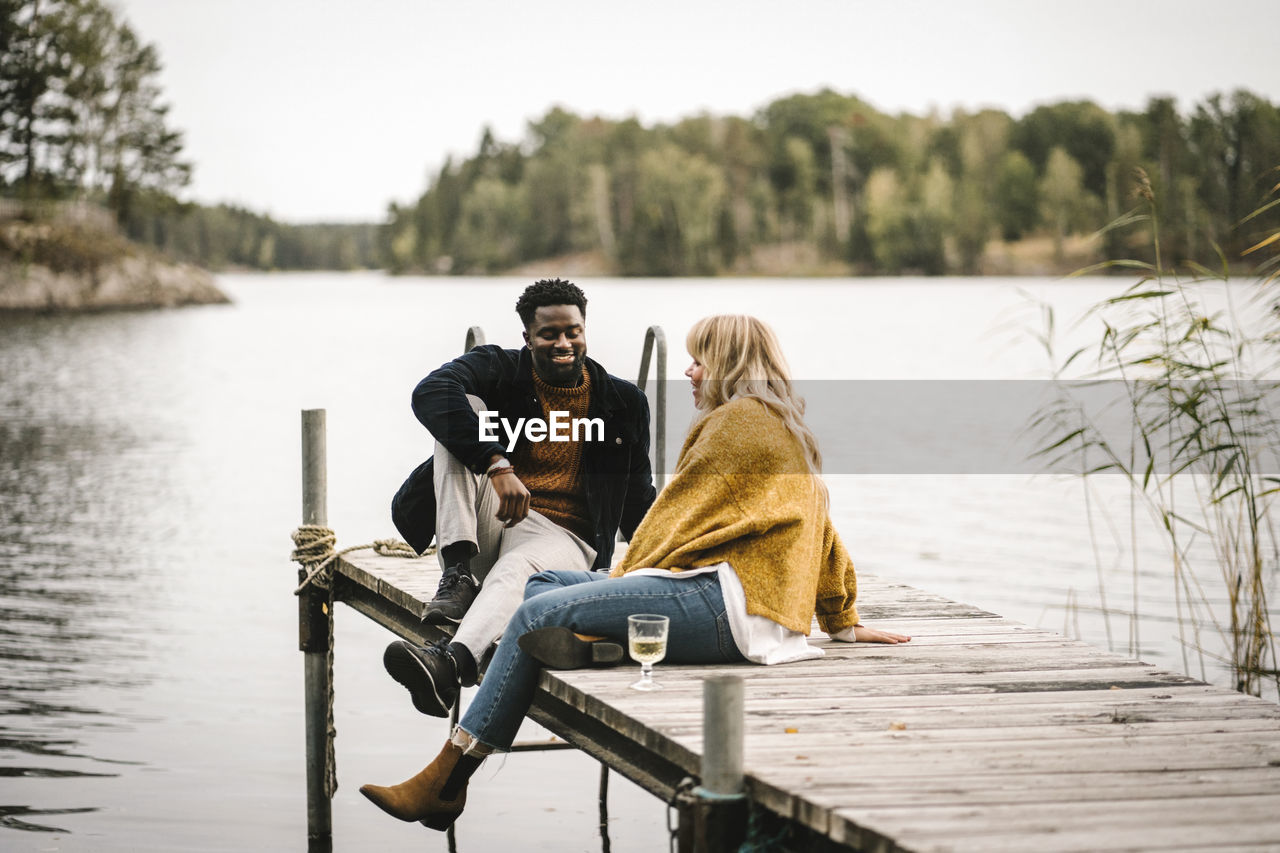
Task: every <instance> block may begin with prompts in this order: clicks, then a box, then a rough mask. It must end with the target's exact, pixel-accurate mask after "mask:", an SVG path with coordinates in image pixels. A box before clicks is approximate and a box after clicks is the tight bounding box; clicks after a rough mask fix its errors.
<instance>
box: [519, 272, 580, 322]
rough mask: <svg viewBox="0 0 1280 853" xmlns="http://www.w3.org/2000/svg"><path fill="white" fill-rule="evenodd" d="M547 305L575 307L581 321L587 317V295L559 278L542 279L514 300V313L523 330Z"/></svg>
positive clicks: (572, 284) (571, 283) (569, 282)
mask: <svg viewBox="0 0 1280 853" xmlns="http://www.w3.org/2000/svg"><path fill="white" fill-rule="evenodd" d="M547 305H577V306H578V310H579V311H581V312H582V317H583V319H586V316H587V295H586V294H585V293H583V292H582V289H581V288H580V287H578V285H576V284H574V283H573V282H571V281H565V280H563V279H559V278H544V279H539V280H538V281H535V282H534V283H533V284H531V285H529V286H528V287H526V288H525V289H524V293H522V294H520V298H519V299H517V300H516V313H517V314H519V315H520V322H522V323H524V326H525V328H526V329H527V328H529V326H530V325H532V324H533V313H534V312H535V311H537V310H538V309H539V308H542V307H544V306H547Z"/></svg>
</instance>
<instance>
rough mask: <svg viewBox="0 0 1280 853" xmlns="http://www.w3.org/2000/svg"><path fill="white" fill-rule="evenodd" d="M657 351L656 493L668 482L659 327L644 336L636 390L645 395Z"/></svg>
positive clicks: (664, 360)
mask: <svg viewBox="0 0 1280 853" xmlns="http://www.w3.org/2000/svg"><path fill="white" fill-rule="evenodd" d="M655 349H656V350H657V361H658V364H657V370H656V373H657V380H658V387H657V391H656V399H655V401H654V409H655V411H654V413H653V433H654V443H653V476H654V479H655V480H656V481H657V487H658V491H662V487H663V485H665V484H666V482H667V335H666V333H665V332H663V331H662V327H661V326H650V327H649V328H648V329H647V330H646V331H645V333H644V349H643V350H642V351H641V353H640V377H639V378H638V379H637V380H636V387H637V388H639V389H640V390H641V391H644V386H645V385H646V384H648V381H649V361H650V359H651V358H652V356H653V355H654V350H655Z"/></svg>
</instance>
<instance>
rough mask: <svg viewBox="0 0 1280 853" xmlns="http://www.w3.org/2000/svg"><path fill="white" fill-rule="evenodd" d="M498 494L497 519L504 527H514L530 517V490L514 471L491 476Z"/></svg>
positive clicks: (492, 483)
mask: <svg viewBox="0 0 1280 853" xmlns="http://www.w3.org/2000/svg"><path fill="white" fill-rule="evenodd" d="M489 483H490V485H492V486H493V491H494V494H496V495H497V496H498V512H497V516H496V517H497V519H498V521H501V522H502V526H503V527H513V526H515V525H517V524H519V523H520V522H522V521H524V520H525V519H526V518H528V517H529V490H528V489H526V488H525V487H524V483H522V482H520V478H519V477H517V476H516V474H515V472H514V471H508V472H506V473H505V474H498V475H496V476H494V477H490V478H489Z"/></svg>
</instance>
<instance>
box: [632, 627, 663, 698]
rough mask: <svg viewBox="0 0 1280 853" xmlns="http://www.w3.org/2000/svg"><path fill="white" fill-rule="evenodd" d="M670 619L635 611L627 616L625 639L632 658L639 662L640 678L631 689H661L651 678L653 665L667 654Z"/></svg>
mask: <svg viewBox="0 0 1280 853" xmlns="http://www.w3.org/2000/svg"><path fill="white" fill-rule="evenodd" d="M670 625H671V620H669V619H668V618H667V617H665V616H654V615H652V614H649V613H637V614H636V615H634V616H628V617H627V641H628V643H629V644H630V649H629V651H630V652H631V657H632V659H633V660H636V661H639V662H640V680H639V681H637V682H636V683H635V684H632V685H631V689H632V690H661V689H662V685H660V684H658V683H657V682H656V681H654V680H653V665H654V664H655V663H657V662H658V661H660V660H662V659H663V658H664V657H666V656H667V629H668V628H669V627H670Z"/></svg>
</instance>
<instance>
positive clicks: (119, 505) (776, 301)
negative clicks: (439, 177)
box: [0, 274, 1274, 851]
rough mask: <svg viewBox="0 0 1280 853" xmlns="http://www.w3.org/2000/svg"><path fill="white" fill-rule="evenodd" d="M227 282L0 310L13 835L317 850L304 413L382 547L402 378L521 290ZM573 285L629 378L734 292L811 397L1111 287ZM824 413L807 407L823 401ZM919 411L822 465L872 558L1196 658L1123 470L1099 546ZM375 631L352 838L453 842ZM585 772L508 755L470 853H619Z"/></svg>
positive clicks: (1007, 351) (1087, 633)
mask: <svg viewBox="0 0 1280 853" xmlns="http://www.w3.org/2000/svg"><path fill="white" fill-rule="evenodd" d="M221 283H222V284H223V285H224V286H225V288H226V289H227V290H228V291H229V293H230V294H231V295H232V296H233V298H234V299H235V304H233V305H230V306H210V307H202V308H188V309H183V310H178V311H162V312H143V313H117V314H102V315H90V316H78V317H26V318H0V660H3V672H2V673H0V848H3V849H5V850H23V851H27V850H30V851H46V850H78V851H79V850H84V851H90V850H91V851H103V850H112V851H114V850H120V851H125V850H128V851H140V850H157V851H160V850H164V851H170V850H290V849H301V848H302V847H303V846H304V845H305V784H304V777H303V759H302V748H303V742H302V658H301V655H300V654H299V653H298V651H297V644H296V639H297V636H296V634H297V627H296V625H297V622H296V620H297V609H296V603H295V600H294V597H293V596H292V595H291V594H290V593H291V591H292V588H293V585H294V577H295V567H294V566H293V565H292V564H291V563H289V561H288V552H289V550H290V548H291V543H290V542H289V538H288V536H289V533H290V531H291V530H292V529H293V528H294V527H295V526H296V525H297V524H298V522H299V514H300V508H299V501H300V498H299V488H300V487H299V479H300V473H299V450H298V446H299V438H298V431H299V425H298V423H299V415H298V413H299V411H300V410H301V409H303V408H317V407H319V408H325V409H327V410H328V424H329V433H328V446H329V490H330V491H329V518H330V523H331V525H332V526H333V527H334V528H335V529H336V530H337V531H338V535H339V541H340V544H355V543H359V542H367V541H371V540H372V539H374V538H383V537H387V536H390V535H394V531H393V529H392V527H391V523H390V519H389V516H388V509H387V507H388V502H389V500H390V496H391V495H392V493H393V492H394V491H395V489H396V487H397V486H398V485H399V483H400V481H401V480H402V479H403V477H404V476H405V474H406V473H407V472H408V471H409V470H410V469H411V468H412V467H413V466H414V465H416V464H417V463H418V462H419V461H421V459H422V458H425V456H426V455H427V454H428V453H429V442H428V438H427V435H426V433H425V431H424V430H423V429H422V428H421V427H420V426H419V425H418V423H417V422H416V420H415V419H414V418H413V416H412V414H411V412H410V410H409V393H410V391H411V390H412V388H413V386H414V385H415V384H416V382H417V381H418V380H419V379H420V378H421V377H422V376H423V375H425V373H426V372H427V371H429V370H430V369H432V368H434V367H436V366H437V365H439V364H440V363H442V362H444V361H446V360H447V359H449V358H451V357H453V356H454V355H456V354H457V352H459V351H460V349H461V346H462V343H463V336H464V332H465V330H466V328H467V326H469V325H472V324H479V325H481V326H483V327H484V329H485V331H486V332H487V333H488V338H489V342H490V343H501V344H504V345H508V346H515V345H518V344H519V331H520V328H519V325H518V321H517V318H516V317H515V314H514V312H513V310H512V308H513V305H514V302H515V299H516V297H517V296H518V295H519V292H520V290H521V289H522V288H523V287H524V285H525V284H526V283H527V282H526V281H525V280H515V279H431V278H403V279H390V278H385V277H383V276H381V275H379V274H349V275H347V274H343V275H338V274H297V275H226V276H222V277H221ZM583 285H584V288H585V289H586V290H587V293H588V297H589V298H590V300H591V302H590V307H589V311H588V319H589V322H588V340H589V345H590V352H591V355H592V356H593V357H595V358H596V359H598V360H599V361H601V362H602V363H603V364H605V365H606V366H607V367H609V368H610V370H611V371H612V372H614V373H618V374H621V375H624V376H627V377H634V376H635V373H636V370H637V367H638V364H639V358H640V348H641V343H642V340H643V335H644V330H645V328H646V327H647V326H649V325H650V324H659V325H661V326H662V327H663V328H664V329H665V331H666V334H667V338H668V340H669V341H670V342H671V356H670V363H669V365H668V378H669V379H671V380H680V376H681V372H682V371H683V369H684V367H685V365H686V364H687V359H686V355H685V353H684V351H683V346H682V342H683V337H684V334H685V332H686V331H687V329H688V328H689V326H690V324H691V323H692V322H693V320H695V319H696V318H698V317H700V316H703V315H705V314H709V313H717V312H724V311H734V312H747V313H753V314H756V315H758V316H760V317H762V318H764V319H766V320H768V321H769V322H770V323H772V324H773V326H774V327H775V329H776V330H777V331H778V333H779V336H780V338H781V340H782V342H783V346H784V348H785V350H786V352H787V355H788V358H789V360H790V362H791V366H792V369H793V372H794V373H795V375H796V376H797V377H801V378H804V379H806V380H813V381H816V382H820V383H848V382H851V381H853V380H857V381H859V382H865V381H871V380H893V381H895V382H906V381H909V380H924V379H932V380H948V381H949V382H958V381H960V380H1012V379H1029V378H1035V377H1042V376H1044V375H1045V371H1046V363H1045V360H1044V357H1043V355H1042V351H1041V350H1040V349H1039V347H1038V345H1037V344H1035V343H1034V342H1033V340H1032V339H1031V337H1030V334H1029V333H1030V332H1032V331H1035V330H1037V329H1038V328H1039V321H1038V314H1037V311H1036V309H1034V308H1033V307H1032V305H1031V303H1030V301H1029V296H1034V297H1036V298H1040V299H1045V300H1048V301H1049V302H1050V303H1052V304H1053V305H1054V306H1055V307H1056V310H1057V312H1058V316H1059V317H1060V318H1066V317H1072V316H1075V315H1076V314H1078V313H1079V311H1080V310H1081V309H1082V308H1083V307H1084V306H1086V305H1089V304H1092V303H1093V302H1094V301H1096V300H1097V299H1099V298H1101V297H1103V296H1104V295H1107V294H1112V293H1116V292H1118V291H1119V290H1120V289H1121V288H1122V287H1123V284H1122V283H1118V282H1116V281H1114V280H1076V281H1072V282H1069V283H1062V282H1056V283H1055V282H1052V281H1049V280H1040V279H1023V280H1009V279H1005V280H983V279H928V280H926V279H879V280H877V279H871V280H858V281H809V280H798V281H792V280H786V281H783V280H656V281H644V280H625V281H623V280H589V281H585V282H583ZM1091 334H1092V332H1091V330H1090V329H1089V328H1083V329H1080V330H1076V331H1075V332H1072V333H1070V335H1069V337H1070V336H1071V335H1074V336H1075V337H1076V339H1078V340H1080V341H1087V340H1089V339H1090V335H1091ZM1069 347H1070V341H1068V342H1067V343H1066V344H1064V346H1063V351H1067V350H1068V349H1069ZM823 387H828V388H830V387H836V386H834V385H826V386H823ZM841 387H844V386H841ZM848 387H854V388H856V387H858V385H857V384H854V385H851V386H848ZM867 387H870V386H867ZM904 387H905V386H904ZM912 387H916V386H912ZM671 388H672V394H673V407H672V415H671V419H672V422H671V424H669V433H670V435H671V436H672V438H671V440H670V442H669V449H668V464H672V463H674V457H675V453H676V451H677V450H678V447H679V436H680V434H681V433H682V432H683V428H684V426H685V425H686V424H687V412H688V408H687V404H686V403H685V401H684V395H685V394H686V393H687V390H686V386H685V385H684V383H683V381H682V380H681V381H679V382H674V383H673V384H672V386H671ZM821 393H825V392H819V393H818V396H821ZM676 403H679V404H680V405H675V404H676ZM682 407H683V408H682ZM818 408H820V406H819V401H818V400H816V399H812V400H811V412H815V417H817V416H818V415H817V412H816V410H817V409H818ZM855 408H856V407H855ZM918 420H919V421H920V424H919V430H918V432H919V435H918V436H916V435H915V434H914V433H910V434H909V435H908V436H907V439H905V441H907V448H908V449H907V450H905V451H904V450H903V448H902V447H899V448H898V449H897V450H895V451H894V452H895V453H897V454H899V455H898V456H896V457H894V458H895V459H897V460H900V461H899V462H898V463H895V464H890V465H888V466H887V470H883V471H878V472H877V473H875V474H874V475H868V474H865V473H862V474H859V473H858V472H859V470H860V469H859V468H858V467H857V463H856V461H848V460H847V458H846V457H841V456H840V455H839V453H835V455H833V456H832V457H831V458H833V459H836V458H839V459H842V460H845V461H842V462H840V463H839V464H838V465H836V466H835V467H834V468H833V467H832V466H830V465H829V467H828V471H829V472H830V476H829V477H828V480H829V483H830V486H831V491H832V499H833V516H834V518H835V520H836V523H837V526H838V527H839V528H840V529H841V531H842V532H843V534H844V536H845V539H846V542H847V543H848V545H849V549H850V551H851V552H852V555H853V557H854V561H855V563H856V564H857V565H858V566H859V568H860V569H861V570H863V571H867V572H874V573H877V574H881V575H884V576H887V577H891V578H894V579H898V580H902V581H906V582H908V583H912V584H915V585H918V586H921V587H924V588H926V589H929V590H931V591H935V592H939V593H942V594H945V595H948V596H951V597H953V598H957V599H960V600H963V601H966V602H969V603H973V604H976V605H979V606H982V607H986V608H988V609H991V610H994V611H996V612H999V613H1002V614H1004V615H1007V616H1010V617H1012V618H1015V619H1019V620H1022V621H1025V622H1029V623H1031V624H1038V625H1043V626H1046V627H1049V628H1053V629H1055V630H1059V631H1065V632H1066V633H1068V634H1070V635H1072V636H1080V637H1083V638H1084V639H1086V640H1088V641H1090V642H1093V643H1095V644H1097V645H1099V646H1103V647H1105V646H1107V645H1108V644H1109V645H1110V646H1111V647H1112V648H1113V649H1115V650H1116V651H1119V652H1124V653H1134V652H1136V653H1137V654H1139V655H1140V656H1142V657H1143V658H1144V659H1147V660H1149V661H1152V662H1154V663H1158V664H1160V665H1162V666H1166V667H1169V668H1175V669H1180V668H1181V667H1182V665H1183V654H1182V651H1181V646H1180V644H1179V642H1178V626H1177V621H1176V610H1177V607H1178V606H1179V604H1178V602H1177V601H1176V599H1175V595H1174V590H1173V583H1172V576H1171V572H1170V570H1169V568H1168V566H1169V556H1168V554H1167V549H1166V547H1165V546H1164V544H1163V542H1162V540H1161V539H1160V538H1159V537H1158V536H1156V535H1155V534H1154V533H1151V532H1148V531H1147V530H1146V526H1145V522H1143V520H1142V519H1139V522H1143V523H1140V524H1139V525H1138V529H1139V535H1138V544H1137V547H1136V548H1135V549H1130V548H1129V547H1128V544H1127V543H1128V541H1129V539H1128V530H1129V525H1130V521H1129V508H1128V507H1129V504H1128V503H1127V501H1126V500H1125V493H1124V491H1123V488H1122V487H1120V486H1119V485H1118V484H1115V483H1111V484H1108V483H1105V482H1104V483H1101V484H1100V486H1099V492H1098V493H1097V494H1095V495H1094V496H1093V497H1092V500H1093V502H1094V504H1093V505H1094V509H1095V516H1094V523H1093V526H1094V528H1095V535H1091V533H1090V525H1089V523H1088V520H1087V516H1086V513H1085V500H1084V493H1083V490H1082V488H1081V485H1080V483H1079V482H1078V481H1075V480H1072V479H1071V478H1068V477H1060V476H1048V475H1042V476H1036V477H1033V476H1030V475H1027V474H1025V473H1017V472H1014V471H1001V470H992V471H989V472H983V471H981V470H979V471H977V472H973V471H961V470H960V469H955V470H952V469H948V468H946V466H945V465H944V466H941V467H940V468H938V469H937V470H931V469H929V468H928V466H926V468H925V469H924V470H912V469H911V468H910V466H909V465H908V464H907V460H909V459H910V458H911V453H910V451H909V447H910V442H911V441H916V440H917V439H918V440H920V441H921V442H934V443H936V442H937V441H938V439H939V432H940V431H943V430H944V428H943V427H940V426H937V424H934V423H933V422H932V421H931V419H930V418H929V417H928V412H927V411H925V412H922V414H921V416H920V418H919V419H918ZM941 422H942V421H939V423H941ZM931 424H932V425H931ZM827 426H828V429H829V430H832V429H834V430H836V432H835V433H834V437H833V434H832V433H830V432H828V433H827V436H828V437H827V443H828V445H831V444H841V441H840V433H839V429H840V428H841V424H840V423H839V422H838V421H837V422H835V423H833V424H832V423H829V424H828V425H827ZM946 429H950V427H947V428H946ZM942 437H943V438H945V437H946V436H945V435H943V436H942ZM897 438H898V439H899V440H900V441H902V440H904V439H902V437H901V436H898V437H897ZM853 443H854V442H852V441H849V442H845V444H853ZM858 443H860V444H863V445H865V444H866V443H867V442H866V440H862V441H860V442H858ZM943 443H945V442H943ZM921 446H923V444H922V445H921ZM829 449H830V451H832V452H834V451H835V450H836V448H834V447H831V448H829ZM836 469H839V470H836ZM1095 543H1096V549H1095ZM1095 550H1096V553H1095ZM1135 555H1136V556H1135ZM1193 557H1194V561H1195V562H1196V566H1195V568H1196V569H1197V571H1199V572H1200V573H1201V575H1202V576H1203V578H1204V579H1205V583H1206V586H1207V590H1208V596H1209V598H1210V599H1211V600H1213V601H1216V602H1217V603H1218V604H1219V605H1220V604H1221V598H1222V597H1221V594H1220V593H1218V592H1215V590H1217V589H1220V584H1219V585H1218V586H1215V585H1214V584H1215V582H1214V578H1215V577H1216V572H1217V570H1216V569H1215V568H1214V565H1215V564H1214V562H1213V557H1212V553H1211V552H1210V550H1209V549H1208V548H1207V547H1197V548H1193ZM1100 579H1101V588H1102V590H1103V592H1105V594H1106V596H1107V602H1106V605H1107V608H1108V610H1109V613H1105V614H1104V611H1103V607H1102V597H1101V595H1100V592H1099V587H1100ZM1135 579H1136V580H1135ZM1135 585H1136V587H1137V592H1136V594H1135ZM1273 600H1274V598H1273ZM1135 602H1136V606H1135ZM389 639H390V637H389V636H388V635H387V634H386V633H385V632H383V631H382V630H381V629H379V628H377V627H376V626H374V625H373V624H372V623H370V622H369V621H368V620H366V619H364V618H363V617H360V616H358V615H357V614H355V613H354V612H352V611H350V610H347V609H345V608H340V609H339V611H338V617H337V661H336V673H337V675H336V678H337V709H336V715H337V728H338V732H339V735H338V774H339V782H340V786H341V787H340V790H339V792H338V794H337V797H336V798H335V800H334V805H333V819H334V843H335V849H338V850H353V851H354V850H375V849H376V850H394V849H403V850H409V849H413V850H445V849H447V847H446V841H445V837H444V836H443V835H442V834H438V833H433V832H431V831H429V830H424V829H423V828H422V827H419V826H418V825H416V824H400V823H398V822H397V821H394V820H391V819H389V818H387V817H386V816H384V815H383V814H381V813H380V812H378V811H377V810H376V809H374V808H373V807H372V806H370V805H369V804H368V803H367V802H366V801H365V800H364V798H363V797H361V796H360V795H359V794H358V792H357V790H356V789H357V788H358V786H359V785H360V784H361V783H363V782H367V781H376V782H382V783H386V782H391V781H397V780H399V779H402V778H404V777H406V776H407V775H409V774H411V773H413V772H415V771H416V770H417V769H419V768H420V767H421V765H422V764H423V763H424V762H425V761H426V760H427V759H428V758H430V757H431V755H433V754H434V753H435V751H436V749H438V746H439V744H440V742H441V741H442V739H443V738H444V736H445V734H446V726H447V724H446V722H445V721H442V720H436V719H432V718H426V717H423V716H421V715H419V714H417V713H416V712H415V711H413V709H412V708H411V706H410V704H409V703H408V701H407V696H406V694H405V693H404V691H403V689H402V688H401V687H399V685H397V684H395V683H394V682H392V681H391V680H390V679H389V678H388V677H387V676H386V674H385V673H384V672H383V670H382V666H381V657H380V655H381V650H382V648H383V646H384V645H385V644H386V643H387V642H388V640H389ZM1190 661H1191V663H1192V666H1193V670H1192V671H1193V674H1195V675H1197V676H1199V675H1201V669H1200V663H1199V659H1198V658H1191V659H1190ZM1203 672H1204V675H1206V676H1208V677H1210V678H1213V679H1218V680H1221V678H1222V673H1221V672H1220V671H1216V670H1214V669H1213V668H1212V667H1211V666H1208V667H1206V669H1205V670H1204V671H1203ZM548 779H554V780H556V781H555V784H554V786H551V785H548V784H547V780H548ZM597 783H598V765H596V764H595V763H594V762H593V761H591V760H590V759H588V758H586V757H584V756H582V755H580V754H577V753H574V752H554V753H544V754H521V755H514V756H509V757H506V758H505V759H501V758H500V759H496V760H492V761H490V762H489V763H488V764H486V765H485V766H484V767H483V768H482V770H481V771H480V773H479V774H478V776H477V781H476V783H475V784H474V785H473V786H472V795H471V800H470V802H469V804H468V809H467V813H466V814H465V815H464V816H463V818H462V819H461V820H460V821H459V823H458V830H457V846H458V849H459V850H461V851H489V850H512V849H519V850H545V851H571V850H584V851H587V850H599V849H600V848H601V841H600V839H599V837H598V830H597V823H598V820H597V803H596V786H597ZM609 807H610V817H611V821H610V825H609V834H610V837H611V841H612V850H614V851H649V850H655V849H665V846H666V829H665V819H664V811H665V807H664V806H663V805H662V804H661V803H659V802H657V801H656V800H655V799H653V798H651V797H650V796H648V795H647V794H645V793H644V792H643V791H641V790H639V789H637V788H635V787H634V786H632V785H630V784H629V783H627V782H625V781H623V780H621V779H620V778H619V777H617V776H614V777H613V781H612V785H611V791H610V798H609Z"/></svg>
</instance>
